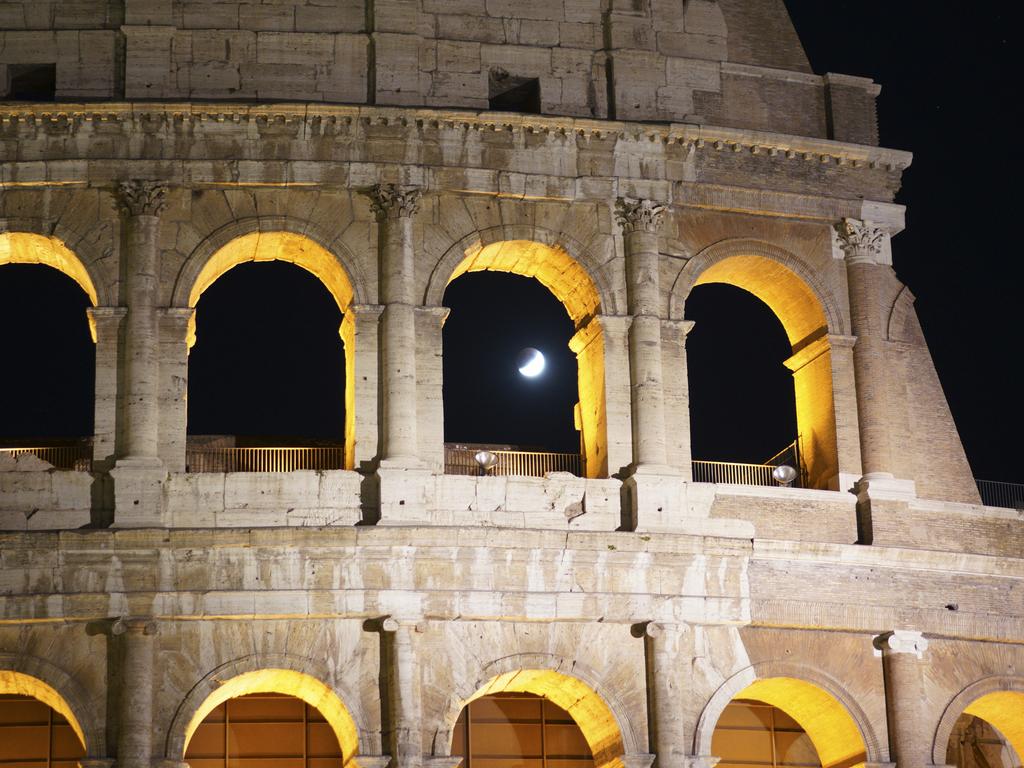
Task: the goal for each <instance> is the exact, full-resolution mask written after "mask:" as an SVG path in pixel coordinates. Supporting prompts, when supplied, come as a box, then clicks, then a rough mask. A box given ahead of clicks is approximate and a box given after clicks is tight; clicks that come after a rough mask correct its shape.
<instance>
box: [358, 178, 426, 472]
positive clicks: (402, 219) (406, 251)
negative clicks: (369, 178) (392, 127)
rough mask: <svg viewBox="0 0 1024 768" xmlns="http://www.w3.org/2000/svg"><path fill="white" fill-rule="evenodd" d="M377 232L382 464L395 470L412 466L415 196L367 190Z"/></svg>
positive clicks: (385, 188) (392, 189)
mask: <svg viewBox="0 0 1024 768" xmlns="http://www.w3.org/2000/svg"><path fill="white" fill-rule="evenodd" d="M370 198H371V200H372V208H373V212H374V213H375V214H376V217H377V223H378V226H379V236H378V243H379V250H380V286H381V288H380V295H381V303H382V304H383V305H384V314H383V316H382V323H383V327H382V334H381V343H382V345H383V350H382V352H383V365H382V366H381V371H382V374H383V379H384V380H383V396H384V409H383V416H384V432H383V434H384V440H383V442H384V445H383V453H382V456H381V459H382V461H384V462H387V463H389V464H392V465H397V466H416V465H417V464H418V445H417V432H416V426H417V420H416V314H415V310H414V307H415V305H416V300H415V296H414V284H413V277H414V268H413V240H412V219H413V216H415V215H416V212H417V210H418V209H419V199H420V190H419V189H416V188H412V187H400V186H398V185H396V184H378V185H376V186H374V187H373V188H372V189H371V190H370Z"/></svg>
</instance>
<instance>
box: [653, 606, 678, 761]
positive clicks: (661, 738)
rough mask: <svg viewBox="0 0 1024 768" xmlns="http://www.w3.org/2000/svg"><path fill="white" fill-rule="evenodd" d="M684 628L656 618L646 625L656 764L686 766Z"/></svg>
mask: <svg viewBox="0 0 1024 768" xmlns="http://www.w3.org/2000/svg"><path fill="white" fill-rule="evenodd" d="M685 631H686V627H685V625H678V624H660V623H659V624H656V623H654V622H651V623H649V624H648V625H647V626H646V627H645V628H644V651H645V654H646V659H647V700H648V704H647V713H648V714H647V717H648V720H649V726H648V730H649V732H650V745H651V746H650V748H651V751H652V752H653V753H654V755H655V758H654V766H655V768H683V766H684V765H685V764H686V762H687V761H686V754H687V749H686V732H685V729H684V728H683V717H682V713H683V712H685V711H686V709H685V704H684V702H683V693H684V691H683V677H682V672H683V670H684V669H685V665H684V664H683V663H682V655H681V654H682V650H683V647H682V646H683V644H684V640H685Z"/></svg>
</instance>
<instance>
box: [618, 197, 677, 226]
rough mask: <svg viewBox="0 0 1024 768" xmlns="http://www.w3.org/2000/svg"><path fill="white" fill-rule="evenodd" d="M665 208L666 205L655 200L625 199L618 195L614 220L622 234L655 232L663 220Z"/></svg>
mask: <svg viewBox="0 0 1024 768" xmlns="http://www.w3.org/2000/svg"><path fill="white" fill-rule="evenodd" d="M667 210H668V206H666V205H665V204H664V203H659V202H657V201H655V200H627V199H626V198H624V197H620V198H618V199H616V201H615V220H616V221H617V222H618V223H619V226H621V227H622V231H623V233H624V234H629V233H630V232H651V233H657V232H658V230H660V229H661V226H662V224H664V222H665V212H666V211H667Z"/></svg>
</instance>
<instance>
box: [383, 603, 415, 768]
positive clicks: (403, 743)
mask: <svg viewBox="0 0 1024 768" xmlns="http://www.w3.org/2000/svg"><path fill="white" fill-rule="evenodd" d="M381 629H382V630H383V632H382V635H383V650H384V654H383V655H384V660H383V661H384V663H385V664H386V680H387V691H386V695H387V702H386V703H387V720H386V723H385V730H386V732H385V733H384V734H383V735H384V739H385V744H387V745H388V747H389V748H390V750H391V756H392V763H391V766H390V768H419V767H420V766H421V765H422V764H423V743H422V734H421V732H420V726H421V724H422V722H423V713H422V707H423V704H422V701H423V699H422V678H421V674H420V657H419V640H420V635H421V634H422V632H423V627H422V625H420V624H418V623H416V622H414V621H404V620H403V621H400V620H397V619H392V618H387V619H384V621H383V622H381Z"/></svg>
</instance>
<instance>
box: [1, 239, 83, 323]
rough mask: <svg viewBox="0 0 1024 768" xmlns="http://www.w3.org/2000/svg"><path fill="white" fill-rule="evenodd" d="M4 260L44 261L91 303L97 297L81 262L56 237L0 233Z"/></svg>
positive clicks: (36, 262)
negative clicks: (63, 276)
mask: <svg viewBox="0 0 1024 768" xmlns="http://www.w3.org/2000/svg"><path fill="white" fill-rule="evenodd" d="M4 264H45V265H46V266H48V267H53V268H54V269H57V270H60V271H61V272H63V273H64V274H65V275H67V276H68V277H70V278H71V279H72V280H74V281H75V282H76V283H78V284H79V285H80V286H81V288H82V290H83V291H85V293H86V295H88V297H89V301H90V302H92V305H93V306H94V307H95V306H96V305H97V303H98V301H99V300H98V298H97V296H96V287H95V286H94V285H93V284H92V280H91V279H90V278H89V273H88V272H87V271H86V269H85V266H84V265H83V264H82V262H81V261H79V259H78V257H77V256H76V255H75V254H74V253H73V252H72V251H71V250H70V249H69V248H68V247H67V246H66V245H64V243H63V242H62V241H61V240H59V239H58V238H56V237H44V236H43V235H37V234H34V233H31V232H4V233H0V266H2V265H4ZM94 341H95V339H94Z"/></svg>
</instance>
